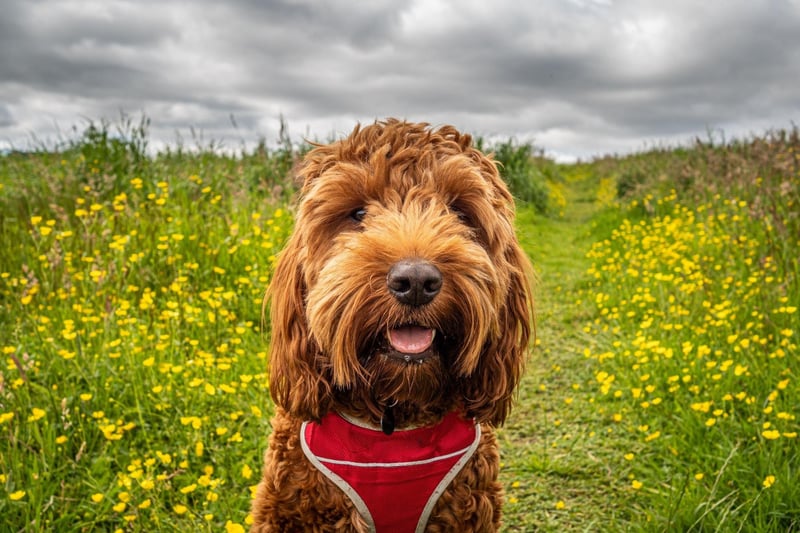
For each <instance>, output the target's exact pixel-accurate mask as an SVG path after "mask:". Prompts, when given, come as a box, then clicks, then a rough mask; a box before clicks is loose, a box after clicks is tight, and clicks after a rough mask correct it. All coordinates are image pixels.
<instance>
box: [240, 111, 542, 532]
mask: <svg viewBox="0 0 800 533" xmlns="http://www.w3.org/2000/svg"><path fill="white" fill-rule="evenodd" d="M298 178H300V181H301V189H300V191H299V197H298V203H297V209H296V223H295V228H294V231H293V233H292V235H291V236H290V238H289V240H288V242H287V244H286V246H285V248H284V249H283V251H282V252H281V253H280V255H279V256H278V260H277V263H276V267H275V271H274V275H273V278H272V280H271V282H270V286H269V288H268V290H267V296H266V297H265V306H266V305H267V302H269V307H270V321H271V347H270V366H269V385H270V393H271V396H272V399H273V400H274V402H275V405H276V413H275V416H274V418H273V420H272V428H273V430H272V433H271V435H270V437H269V447H268V449H267V451H266V454H265V461H264V463H265V464H264V470H263V478H262V480H261V482H260V484H259V486H258V489H257V491H256V494H255V496H254V500H253V504H252V517H253V525H252V531H257V532H267V531H269V532H295V531H297V532H329V531H330V532H333V531H337V532H338V531H352V532H358V533H365V532H369V531H373V532H377V533H385V532H392V533H395V532H404V531H409V532H411V531H417V532H421V531H428V532H445V531H453V532H455V531H457V532H460V533H465V532H479V531H480V532H483V531H496V530H497V529H498V528H499V526H500V519H501V507H502V503H503V490H502V486H501V485H500V483H499V482H498V480H497V477H498V471H499V468H500V460H499V451H498V445H497V440H496V437H495V428H496V427H498V426H500V425H501V424H503V422H504V421H505V419H506V417H507V416H508V414H509V410H510V408H511V404H512V400H513V398H514V393H515V389H516V387H517V384H518V382H519V380H520V377H521V374H522V372H523V368H524V363H525V359H526V354H527V350H528V346H529V341H530V339H531V338H532V332H533V314H532V296H531V285H530V279H531V267H530V264H529V262H528V259H527V257H526V255H525V253H524V252H523V251H522V249H521V248H520V246H519V243H518V241H517V238H516V235H515V232H514V202H513V198H512V195H511V194H510V192H509V190H508V188H507V187H506V185H505V184H504V182H503V181H502V179H501V178H500V175H499V173H498V169H497V166H496V164H495V163H494V161H493V160H492V159H491V158H490V157H489V156H486V155H484V154H483V153H482V152H480V151H479V150H478V149H476V148H475V147H474V146H473V144H472V139H471V137H470V136H469V135H467V134H463V133H461V132H459V131H458V130H457V129H455V128H454V127H452V126H441V127H438V128H434V127H431V126H430V125H428V124H424V123H421V124H420V123H410V122H406V121H401V120H398V119H387V120H385V121H376V122H375V123H373V124H370V125H367V126H365V127H362V126H361V125H358V126H356V127H355V129H354V130H353V131H352V133H351V134H350V135H349V136H348V137H347V138H345V139H343V140H339V141H337V142H333V143H331V144H326V145H323V144H315V145H314V148H313V149H312V150H311V151H310V152H309V153H308V154H307V155H306V156H305V158H304V161H303V162H302V164H301V166H300V168H299V176H298Z"/></svg>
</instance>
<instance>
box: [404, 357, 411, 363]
mask: <svg viewBox="0 0 800 533" xmlns="http://www.w3.org/2000/svg"><path fill="white" fill-rule="evenodd" d="M403 359H405V361H406V363H410V362H411V356H410V355H406V356H405V357H403Z"/></svg>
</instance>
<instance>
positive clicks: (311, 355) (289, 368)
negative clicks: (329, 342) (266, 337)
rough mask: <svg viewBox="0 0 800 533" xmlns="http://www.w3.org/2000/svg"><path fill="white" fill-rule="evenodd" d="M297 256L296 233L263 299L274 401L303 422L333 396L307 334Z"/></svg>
mask: <svg viewBox="0 0 800 533" xmlns="http://www.w3.org/2000/svg"><path fill="white" fill-rule="evenodd" d="M300 254H301V246H300V244H299V237H298V235H297V234H295V235H294V236H292V238H290V240H289V242H288V243H287V245H286V247H285V248H284V249H283V251H282V252H281V253H280V255H279V256H278V262H277V265H276V267H275V272H274V274H273V277H272V281H271V283H270V286H269V290H268V291H267V294H266V296H265V299H264V302H265V305H266V303H267V301H269V303H270V322H271V324H272V332H271V333H272V342H271V346H270V365H269V386H270V394H271V395H272V399H273V401H274V402H275V404H276V405H278V406H280V407H283V408H284V409H286V410H287V411H289V413H290V414H292V415H293V416H296V417H298V418H300V419H302V420H312V419H313V420H318V419H319V418H321V417H322V416H323V415H324V414H325V412H326V411H327V406H326V405H323V403H324V400H323V399H324V398H331V397H332V394H331V391H330V385H329V382H328V380H326V379H324V378H323V376H322V375H321V374H320V372H319V370H318V368H317V365H316V364H315V357H316V354H317V352H318V349H317V347H316V345H315V343H314V341H313V340H312V339H311V338H310V335H309V334H308V326H307V324H306V313H305V292H306V289H305V282H304V277H303V270H302V263H303V261H302V257H301V255H300Z"/></svg>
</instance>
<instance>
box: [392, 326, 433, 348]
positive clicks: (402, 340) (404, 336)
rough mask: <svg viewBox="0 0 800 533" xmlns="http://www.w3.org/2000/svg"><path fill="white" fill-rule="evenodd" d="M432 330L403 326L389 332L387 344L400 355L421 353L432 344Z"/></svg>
mask: <svg viewBox="0 0 800 533" xmlns="http://www.w3.org/2000/svg"><path fill="white" fill-rule="evenodd" d="M435 333H436V331H435V330H433V329H428V328H423V327H420V326H403V327H400V328H394V329H390V330H389V342H390V343H391V345H392V348H394V349H395V350H397V351H398V352H400V353H409V354H418V353H422V352H424V351H425V350H427V349H428V348H430V347H431V344H433V336H434V334H435Z"/></svg>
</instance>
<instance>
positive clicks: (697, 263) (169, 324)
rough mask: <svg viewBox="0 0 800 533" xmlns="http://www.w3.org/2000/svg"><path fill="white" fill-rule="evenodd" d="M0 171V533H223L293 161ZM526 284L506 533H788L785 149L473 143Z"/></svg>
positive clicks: (799, 292) (252, 422) (96, 144)
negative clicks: (482, 152)
mask: <svg viewBox="0 0 800 533" xmlns="http://www.w3.org/2000/svg"><path fill="white" fill-rule="evenodd" d="M147 142H148V139H147V123H146V120H144V119H143V120H142V122H141V123H131V122H128V123H125V124H123V125H122V126H121V127H120V128H119V131H115V130H114V129H113V127H111V126H109V125H108V124H104V123H101V124H89V126H88V127H87V128H86V129H85V130H84V131H83V132H81V133H80V134H79V135H76V136H75V138H74V139H73V140H70V141H68V142H65V143H63V144H62V145H61V146H59V147H58V149H47V150H45V149H42V150H35V151H32V152H25V153H10V154H6V155H2V156H0V350H1V351H2V366H0V530H2V531H175V530H178V529H188V530H200V531H244V530H246V529H247V528H248V526H249V517H248V510H249V502H250V498H251V494H252V491H253V489H254V487H255V485H256V483H257V482H258V479H259V470H260V467H261V454H262V452H263V449H264V448H265V446H266V439H267V436H268V434H269V431H270V427H269V418H270V416H271V411H272V406H271V403H270V401H269V394H268V390H267V375H268V374H267V372H268V368H267V361H266V354H267V350H268V344H269V331H268V326H265V325H264V324H262V320H261V301H262V296H263V292H264V289H265V288H266V286H267V285H268V283H269V280H270V275H271V271H272V266H273V263H274V260H275V255H276V254H277V253H278V251H279V250H280V248H281V246H282V245H283V243H284V241H285V239H286V237H287V235H288V234H289V232H290V231H291V227H292V214H291V204H290V202H289V199H290V198H291V195H292V192H293V186H292V183H291V182H290V180H289V179H288V178H287V176H289V175H290V173H291V168H292V166H293V165H294V164H295V163H296V161H297V158H298V157H299V156H300V154H301V153H302V150H303V148H302V147H297V146H296V145H293V144H292V142H291V140H290V139H288V138H287V137H284V136H281V138H280V139H279V140H278V142H277V144H275V145H274V146H268V145H267V143H262V144H261V145H259V146H258V147H257V148H256V149H254V150H250V151H247V150H244V149H242V150H240V151H239V152H238V153H235V154H232V153H225V152H223V151H222V150H219V149H218V148H219V147H215V146H213V145H211V146H199V147H192V148H185V147H178V148H172V149H171V150H168V151H165V152H161V153H159V154H157V155H155V156H153V155H148V154H149V152H148V150H147ZM493 149H494V150H495V151H496V152H497V154H498V158H499V159H501V160H502V161H503V163H504V174H505V177H506V179H507V180H508V181H509V183H510V184H511V186H512V188H513V190H514V192H515V194H516V196H517V197H518V198H520V199H521V201H520V205H519V220H518V233H519V236H520V240H521V242H522V244H523V246H524V247H525V248H526V250H527V251H528V252H529V254H530V255H531V257H532V260H533V262H534V265H535V268H536V270H537V272H538V278H539V279H538V282H537V289H536V293H537V310H538V324H537V328H538V335H537V341H536V347H535V348H534V349H533V352H532V356H531V360H530V362H529V365H528V372H527V374H526V377H525V380H524V382H523V385H522V387H521V391H520V397H519V400H518V402H517V407H516V409H515V411H514V412H513V415H512V419H511V420H510V421H509V422H508V424H507V426H506V427H505V428H504V429H503V430H502V431H501V433H500V440H501V446H502V450H503V468H502V472H501V476H502V479H503V481H504V483H505V485H506V487H507V495H506V499H507V504H506V509H505V526H504V529H505V530H506V531H537V530H543V531H563V530H567V531H584V530H591V531H776V532H777V531H792V530H800V487H798V484H797V482H796V481H797V480H798V479H800V471H799V470H800V457H798V455H799V454H800V452H799V450H800V446H798V437H797V435H798V421H797V417H798V416H800V385H798V372H800V364H799V363H798V361H797V355H798V349H797V344H798V339H797V336H798V333H799V332H800V313H799V312H798V306H800V280H798V278H799V277H800V267H799V266H798V261H797V258H798V255H799V254H798V252H799V251H800V141H798V132H797V130H796V129H795V130H793V131H788V132H772V133H769V134H766V135H764V136H762V137H759V138H753V139H749V140H746V141H734V142H728V143H714V142H712V141H710V140H709V141H705V142H701V141H697V142H695V143H694V144H692V145H688V146H686V147H681V148H674V149H660V150H653V151H650V152H647V153H641V154H636V155H633V156H628V157H607V158H603V159H598V160H596V161H593V162H591V163H584V164H576V165H568V166H559V165H555V164H554V163H552V162H550V161H547V160H546V159H545V158H544V157H542V156H541V154H540V153H537V152H535V150H533V149H532V148H531V147H530V146H525V145H517V144H515V143H513V142H511V141H509V142H508V143H505V144H501V145H498V146H496V147H493Z"/></svg>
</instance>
